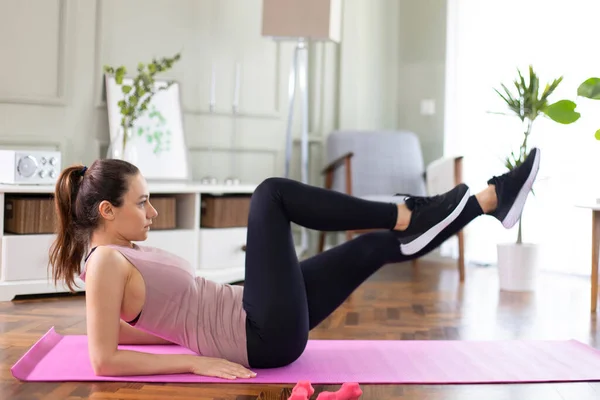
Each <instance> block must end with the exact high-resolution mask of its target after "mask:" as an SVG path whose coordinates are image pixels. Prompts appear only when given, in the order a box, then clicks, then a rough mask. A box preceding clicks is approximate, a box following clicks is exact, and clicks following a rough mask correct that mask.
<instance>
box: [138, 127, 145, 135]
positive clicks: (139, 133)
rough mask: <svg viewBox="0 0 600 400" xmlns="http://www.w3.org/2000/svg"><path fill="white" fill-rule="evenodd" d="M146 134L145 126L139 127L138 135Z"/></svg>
mask: <svg viewBox="0 0 600 400" xmlns="http://www.w3.org/2000/svg"><path fill="white" fill-rule="evenodd" d="M143 134H144V129H143V128H138V136H142V135H143Z"/></svg>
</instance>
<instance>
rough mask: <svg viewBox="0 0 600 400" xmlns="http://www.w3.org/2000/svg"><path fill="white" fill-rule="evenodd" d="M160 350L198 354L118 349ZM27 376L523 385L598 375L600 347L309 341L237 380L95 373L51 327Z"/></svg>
mask: <svg viewBox="0 0 600 400" xmlns="http://www.w3.org/2000/svg"><path fill="white" fill-rule="evenodd" d="M119 347H120V348H122V349H129V350H137V351H143V352H147V353H160V354H193V353H192V352H190V351H189V350H187V349H185V348H182V347H179V346H176V345H167V346H147V345H146V346H119ZM11 371H12V374H13V376H14V377H16V378H18V379H20V380H24V381H134V382H229V383H236V382H237V383H290V384H291V383H297V382H298V381H300V380H309V381H310V382H311V383H315V384H341V383H343V382H358V383H397V384H400V383H422V384H442V383H517V382H573V381H596V380H600V351H598V350H596V349H593V348H592V347H590V346H587V345H585V344H583V343H581V342H578V341H576V340H568V341H531V340H521V341H517V340H514V341H510V340H509V341H443V340H427V341H419V340H413V341H402V340H311V341H309V343H308V346H307V348H306V351H305V352H304V354H303V355H302V356H301V357H300V358H299V359H298V360H297V361H296V362H294V363H293V364H291V365H288V366H286V367H283V368H276V369H256V370H255V371H256V372H257V376H256V377H255V378H253V379H237V380H234V381H230V380H225V379H219V378H209V377H204V376H197V375H193V374H178V375H152V376H122V377H104V376H96V375H94V372H93V371H92V368H91V366H90V362H89V358H88V352H87V337H86V336H84V335H67V336H63V335H60V334H59V333H57V332H56V331H55V330H54V328H51V329H50V330H49V331H48V332H47V333H46V334H45V335H44V336H43V337H42V338H41V339H40V340H39V341H38V342H37V343H36V344H34V345H33V346H32V347H31V349H29V351H28V352H27V353H25V355H23V357H21V359H20V360H19V361H17V363H16V364H15V365H14V366H13V367H12V369H11Z"/></svg>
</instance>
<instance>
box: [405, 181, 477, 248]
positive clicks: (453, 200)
mask: <svg viewBox="0 0 600 400" xmlns="http://www.w3.org/2000/svg"><path fill="white" fill-rule="evenodd" d="M469 196H470V191H469V187H468V186H467V185H465V184H464V183H461V184H459V185H457V186H456V187H454V189H452V190H450V191H448V192H446V193H444V194H440V195H437V196H431V197H417V196H408V197H407V198H406V199H405V204H406V206H407V207H408V209H409V210H410V211H411V212H412V215H411V217H410V223H409V224H408V228H406V229H405V230H403V231H394V233H395V234H396V236H397V237H398V241H399V242H400V250H401V251H402V254H404V255H411V254H415V253H418V252H419V251H421V250H422V249H423V248H424V247H425V246H427V245H428V244H429V243H430V242H431V241H432V240H433V239H434V238H435V237H436V236H437V235H439V234H440V232H442V231H443V230H444V229H445V228H446V227H447V226H448V225H450V224H451V223H452V222H453V221H454V220H455V219H456V218H457V217H458V216H459V215H460V213H461V212H462V210H463V209H464V208H465V205H466V204H467V200H468V199H469Z"/></svg>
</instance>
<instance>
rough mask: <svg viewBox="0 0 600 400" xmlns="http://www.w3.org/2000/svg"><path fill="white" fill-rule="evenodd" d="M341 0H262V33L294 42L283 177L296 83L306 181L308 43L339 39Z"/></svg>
mask: <svg viewBox="0 0 600 400" xmlns="http://www.w3.org/2000/svg"><path fill="white" fill-rule="evenodd" d="M341 11H342V0H263V13H262V18H263V19H262V36H267V37H270V38H273V39H274V40H277V41H293V42H295V43H296V47H295V49H294V55H293V60H292V65H291V68H290V75H289V81H288V119H287V126H286V148H285V177H286V178H289V176H290V163H291V159H292V144H293V140H292V125H293V118H294V103H295V99H296V82H298V93H299V97H300V102H301V111H302V113H301V115H302V117H301V121H300V122H301V138H300V140H301V142H300V143H301V146H300V149H301V151H300V154H301V157H300V171H301V180H302V182H303V183H309V180H308V171H309V154H308V153H309V152H308V43H309V42H338V43H339V42H340V37H341ZM300 243H301V245H300V249H299V250H298V253H299V255H302V254H304V253H305V252H306V251H307V250H308V247H309V246H308V230H307V229H306V228H302V230H301V242H300Z"/></svg>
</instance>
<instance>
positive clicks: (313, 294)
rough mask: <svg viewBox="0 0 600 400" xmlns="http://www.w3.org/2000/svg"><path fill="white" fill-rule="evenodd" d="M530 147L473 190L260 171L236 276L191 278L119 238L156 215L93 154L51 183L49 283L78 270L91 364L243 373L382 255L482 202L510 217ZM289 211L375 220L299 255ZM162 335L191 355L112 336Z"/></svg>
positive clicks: (276, 351)
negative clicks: (240, 272)
mask: <svg viewBox="0 0 600 400" xmlns="http://www.w3.org/2000/svg"><path fill="white" fill-rule="evenodd" d="M539 157H540V152H539V150H538V149H533V150H532V151H531V153H530V154H529V157H528V158H527V160H526V161H525V162H524V163H523V164H522V165H521V166H520V167H519V168H517V169H515V170H513V171H511V172H509V173H506V174H504V175H501V176H494V177H493V178H491V179H490V180H489V181H488V186H487V188H486V189H485V190H483V191H481V192H480V193H478V194H477V195H473V196H471V195H470V194H469V189H468V188H467V186H465V185H462V184H461V185H458V186H457V187H455V188H454V189H452V190H451V191H449V192H447V193H445V194H443V195H440V196H434V197H410V196H409V197H407V198H406V199H405V202H404V203H402V202H401V203H400V204H392V203H389V204H388V203H381V202H371V201H365V200H361V199H358V198H354V197H350V196H347V195H345V194H341V193H338V192H334V191H329V190H325V189H321V188H317V187H312V186H308V185H304V184H301V183H298V182H295V181H292V180H287V179H282V178H270V179H267V180H265V181H264V182H262V183H261V184H260V185H259V186H258V187H257V189H256V190H255V192H254V193H253V195H252V199H251V206H250V215H249V218H248V237H247V244H246V245H247V249H246V278H245V284H244V287H242V286H233V285H226V284H218V283H214V282H211V281H209V280H206V279H204V278H202V277H195V276H194V267H193V266H190V265H189V264H188V263H186V261H185V260H183V259H181V258H180V257H178V256H176V255H174V254H170V253H167V252H165V251H162V250H159V249H156V248H150V247H146V246H138V245H136V244H134V243H132V242H137V241H143V240H145V239H146V237H147V235H148V230H149V229H150V226H151V224H152V220H153V219H154V218H155V217H156V215H157V212H156V210H155V209H154V208H153V207H152V205H151V202H150V195H149V193H148V190H147V185H146V182H145V180H144V178H143V177H142V175H141V174H140V172H139V171H138V169H137V168H136V167H135V166H133V165H131V164H129V163H127V162H124V161H119V160H98V161H95V162H94V163H93V164H92V165H91V167H90V168H89V169H88V168H87V167H84V166H72V167H68V168H66V169H65V170H63V171H62V173H61V175H60V177H59V179H58V182H57V184H56V193H55V202H56V208H57V211H58V215H59V230H58V232H57V239H56V241H55V243H54V244H53V246H52V249H51V252H50V263H51V265H52V267H53V277H54V282H55V283H56V282H57V281H59V280H62V281H64V282H66V284H67V285H68V287H69V288H70V289H71V290H72V287H73V284H74V277H75V274H79V275H80V277H81V278H82V279H83V280H84V281H85V282H86V313H87V314H86V315H87V335H88V343H89V355H90V360H91V363H92V366H93V369H94V371H95V373H96V374H98V375H112V376H115V375H148V374H170V373H188V372H191V373H194V374H199V375H206V376H216V377H221V378H227V379H235V378H250V377H253V376H255V375H256V374H255V373H254V372H253V371H251V370H250V369H249V368H269V367H280V366H284V365H287V364H289V363H291V362H293V361H295V360H296V359H297V358H298V357H299V356H300V355H301V354H302V352H303V351H304V349H305V346H306V343H307V340H308V334H309V331H310V330H311V329H312V328H314V327H315V326H317V325H318V324H319V323H320V322H321V321H323V320H324V319H325V318H326V317H327V316H328V315H330V314H331V313H332V312H333V311H334V310H335V309H336V308H337V307H338V306H339V305H340V304H342V303H343V302H344V300H345V299H346V298H347V297H348V296H349V295H350V294H351V293H352V292H353V291H354V290H355V289H356V288H357V287H358V286H359V285H360V284H361V283H362V282H364V281H365V280H366V279H367V278H368V277H369V276H370V275H371V274H373V273H374V272H375V271H377V270H378V269H379V268H380V267H381V266H383V265H384V264H387V263H396V262H402V261H407V260H411V259H413V258H416V257H420V256H422V255H424V254H426V253H428V252H430V251H431V250H433V249H435V248H436V247H437V246H439V245H440V244H441V243H443V242H444V241H445V240H446V239H448V238H449V237H450V236H452V235H454V234H455V233H456V232H458V231H459V230H460V229H462V228H463V227H464V226H465V225H467V224H468V223H469V222H470V221H472V220H473V219H474V218H476V217H477V216H479V215H481V214H489V215H492V216H494V217H496V218H497V219H499V220H500V221H501V222H502V223H503V225H504V226H506V227H507V228H509V227H511V226H513V225H514V224H515V223H516V222H517V220H518V218H519V217H520V215H521V211H522V209H523V206H524V204H525V200H526V198H527V195H528V193H529V191H530V189H531V186H532V184H533V181H534V179H535V176H536V174H537V171H538V168H539ZM290 222H294V223H296V224H299V225H302V226H305V227H307V228H310V229H316V230H331V231H342V230H350V229H381V230H380V231H377V232H373V233H368V234H364V235H361V236H359V237H357V238H356V239H354V240H351V241H349V242H347V243H344V244H342V245H340V246H337V247H335V248H333V249H331V250H329V251H326V252H324V253H321V254H318V255H316V256H314V257H312V258H309V259H307V260H305V261H302V262H298V259H297V258H296V253H295V250H294V245H293V241H292V234H291V230H290ZM83 259H84V260H85V264H84V268H83V270H81V271H80V265H81V261H82V260H83ZM166 343H175V344H178V345H181V346H184V347H186V348H188V349H191V350H193V351H194V352H195V353H196V354H199V355H164V354H163V355H155V354H148V353H142V352H135V351H129V350H120V349H118V348H117V345H118V344H166Z"/></svg>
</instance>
